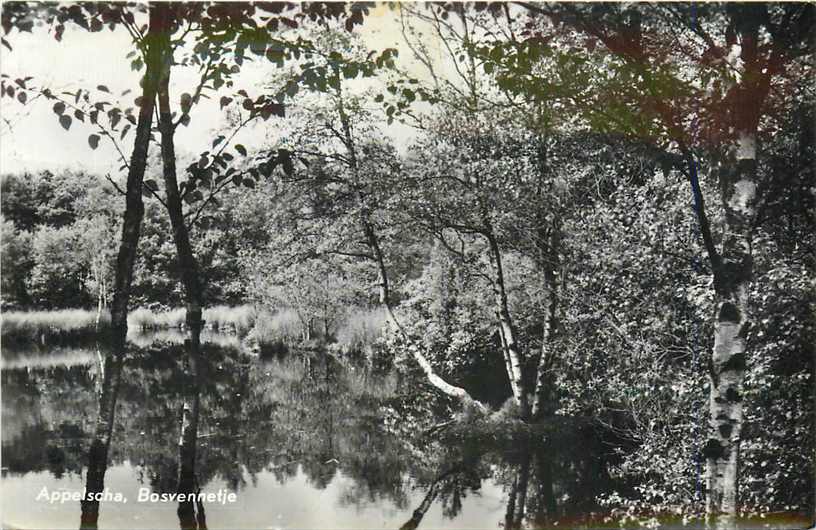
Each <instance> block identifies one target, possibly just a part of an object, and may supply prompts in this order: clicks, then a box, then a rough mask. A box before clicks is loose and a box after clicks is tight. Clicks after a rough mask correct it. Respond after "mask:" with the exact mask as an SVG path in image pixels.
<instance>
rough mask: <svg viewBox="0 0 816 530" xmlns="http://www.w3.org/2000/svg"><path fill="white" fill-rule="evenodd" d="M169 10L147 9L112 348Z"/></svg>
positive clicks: (117, 342) (117, 341)
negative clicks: (146, 30)
mask: <svg viewBox="0 0 816 530" xmlns="http://www.w3.org/2000/svg"><path fill="white" fill-rule="evenodd" d="M169 32H170V14H169V9H168V8H167V6H163V5H161V4H156V5H155V6H151V9H150V28H149V30H148V32H147V35H146V37H145V40H146V42H147V56H146V57H145V75H144V79H143V82H142V96H141V100H142V105H141V107H140V108H139V118H138V121H137V123H136V139H135V140H134V143H133V154H132V155H131V158H130V168H129V169H128V177H127V189H126V198H125V213H124V222H123V223H122V239H121V241H120V243H119V253H118V255H117V258H116V276H115V279H114V285H113V304H112V307H111V330H112V337H113V346H114V352H115V353H116V354H121V353H123V352H124V346H125V337H126V336H127V314H128V304H129V302H130V289H131V285H132V283H133V265H134V263H135V262H136V253H137V251H138V247H139V230H140V229H141V224H142V217H143V216H144V204H143V203H142V182H143V181H144V173H145V168H146V167H147V150H148V147H149V145H150V129H151V126H152V124H153V110H154V109H155V101H156V92H157V90H158V84H159V77H160V75H161V68H162V65H161V61H162V55H163V54H164V51H165V50H166V49H168V48H169V47H170V34H169Z"/></svg>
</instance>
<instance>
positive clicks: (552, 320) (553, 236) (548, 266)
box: [532, 219, 561, 419]
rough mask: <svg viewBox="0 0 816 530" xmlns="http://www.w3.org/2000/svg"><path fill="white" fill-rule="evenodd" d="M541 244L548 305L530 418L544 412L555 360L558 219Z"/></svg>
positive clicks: (559, 235) (559, 232)
mask: <svg viewBox="0 0 816 530" xmlns="http://www.w3.org/2000/svg"><path fill="white" fill-rule="evenodd" d="M542 235H543V234H542ZM540 244H542V245H543V246H544V247H545V248H544V249H542V250H543V253H544V256H542V259H541V263H540V264H539V266H540V267H541V268H542V269H543V270H544V282H545V284H546V288H547V304H546V307H545V312H544V318H543V328H544V329H543V331H542V333H541V354H540V357H539V359H538V368H537V369H536V381H535V390H534V391H533V408H532V417H533V419H540V418H541V416H543V414H544V412H545V410H546V406H547V401H548V399H547V398H548V395H547V394H548V392H549V388H550V385H551V384H552V378H551V375H550V370H551V369H552V365H553V363H554V362H555V359H556V353H555V345H554V344H553V342H554V339H555V336H556V333H557V331H558V304H559V300H558V289H559V285H558V269H559V268H560V260H559V258H558V252H559V250H560V247H561V226H560V221H559V220H558V219H555V220H553V222H552V226H551V227H550V233H549V234H548V237H546V243H544V242H541V243H540Z"/></svg>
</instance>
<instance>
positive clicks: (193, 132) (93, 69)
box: [0, 4, 424, 179]
mask: <svg viewBox="0 0 816 530" xmlns="http://www.w3.org/2000/svg"><path fill="white" fill-rule="evenodd" d="M355 32H357V33H359V34H360V35H361V37H362V39H363V41H364V43H365V44H366V46H367V47H368V48H369V49H370V50H380V51H381V50H383V49H385V48H388V47H394V48H397V49H398V50H399V51H400V56H399V59H398V63H397V64H398V66H399V67H401V68H403V69H406V70H407V71H408V72H409V73H410V74H411V75H414V76H417V77H420V78H421V77H423V76H424V73H423V71H422V69H421V66H420V65H419V64H418V63H417V62H416V61H413V60H412V59H411V53H410V50H409V49H408V48H407V46H405V45H404V43H403V40H402V35H401V31H400V22H399V15H398V14H397V13H396V12H393V11H391V10H389V9H388V8H387V7H386V6H385V5H382V4H381V5H379V6H377V7H376V8H375V9H373V10H372V12H371V14H370V15H369V16H368V17H367V18H366V19H365V22H364V24H363V26H362V27H358V28H357V29H355ZM8 40H9V41H10V42H11V44H12V47H13V50H12V51H9V50H8V49H6V48H5V47H0V50H2V51H0V70H2V72H3V73H4V74H7V75H9V76H10V77H11V79H15V78H17V77H25V76H32V77H33V80H32V81H31V83H32V84H34V83H36V84H37V85H38V86H41V87H48V88H50V89H51V90H52V92H55V93H56V92H61V91H64V90H67V91H71V90H74V89H76V88H90V89H94V88H95V87H97V86H98V85H105V86H107V87H109V88H110V89H111V91H112V92H113V93H114V94H120V93H121V92H122V91H124V90H126V89H131V90H133V93H131V94H129V95H128V96H126V97H125V98H122V101H123V103H125V102H126V103H127V105H126V106H131V105H132V102H133V98H134V97H135V96H136V95H138V92H139V91H138V82H139V75H140V74H139V73H137V72H133V71H131V69H130V66H129V60H126V59H125V56H126V55H127V53H128V52H130V51H131V50H132V49H133V48H132V44H131V41H130V37H129V35H128V34H127V32H126V31H124V29H121V28H119V29H117V30H115V31H113V32H111V31H108V30H107V29H106V30H103V31H101V32H98V33H87V32H85V31H82V30H79V29H75V30H71V29H67V30H66V32H65V34H64V36H63V39H62V42H57V41H56V40H55V39H54V38H53V36H52V34H48V33H47V32H46V28H45V27H35V29H34V32H33V33H30V34H29V33H23V34H21V33H19V32H16V31H15V32H14V33H13V34H11V35H10V36H9V39H8ZM273 71H274V67H273V66H272V65H271V63H269V62H267V61H263V62H255V63H245V65H244V68H243V69H242V71H241V73H240V74H239V75H240V77H238V78H237V81H236V86H240V85H243V86H247V87H257V86H258V85H260V84H262V82H263V80H264V78H265V76H267V75H269V74H270V72H273ZM197 79H198V75H197V72H196V71H195V70H194V69H192V68H176V69H174V72H173V78H172V84H171V93H172V94H175V95H176V97H177V96H178V95H179V94H181V93H183V92H193V89H194V87H195V85H196V82H197ZM357 86H358V88H359V87H361V86H362V85H360V84H359V83H358V84H357ZM250 92H252V91H250ZM171 97H172V96H171ZM53 104H54V102H53V101H48V100H46V99H45V98H42V97H40V98H37V99H29V101H28V102H27V104H26V105H21V104H20V103H19V102H17V101H14V102H12V101H11V99H10V98H7V97H4V98H2V99H0V105H1V106H0V116H1V117H2V120H0V121H2V123H1V124H0V173H10V172H11V173H17V172H23V171H38V170H43V169H49V170H52V171H53V170H63V169H77V170H78V169H82V170H86V171H90V172H93V173H99V174H105V173H108V174H110V175H111V177H112V178H115V179H121V178H123V176H124V173H123V172H122V171H121V170H120V169H119V168H120V166H121V165H122V163H121V160H120V158H119V157H118V155H117V152H116V150H115V148H114V147H113V145H112V144H111V143H110V142H108V141H106V140H105V139H103V140H102V141H101V142H100V144H99V148H98V149H96V150H91V149H90V148H89V147H88V135H90V134H92V133H94V132H95V127H94V126H93V125H91V124H90V123H87V122H86V123H84V124H83V123H79V122H78V121H76V120H74V123H73V124H72V126H71V128H70V130H69V131H65V130H64V129H63V128H62V127H60V126H59V124H58V122H57V115H56V114H55V113H54V112H53V110H52V106H53ZM191 118H192V121H191V124H190V126H189V127H179V129H178V132H177V135H176V143H177V151H178V152H179V154H180V156H183V155H184V154H185V153H186V154H187V156H193V155H194V154H195V153H200V152H202V151H204V150H206V149H207V148H208V147H209V146H210V145H211V144H210V142H211V140H212V138H214V137H215V136H216V135H217V134H219V133H220V132H223V131H224V128H223V114H222V112H221V111H220V109H219V107H218V104H217V98H216V100H214V101H205V102H204V103H202V104H201V105H198V106H196V107H195V108H194V109H193V111H192V113H191ZM270 127H274V125H271V124H270V123H269V122H265V123H263V124H262V125H261V126H259V127H255V128H254V129H245V130H243V131H242V132H241V133H240V134H239V136H237V137H236V139H235V141H236V142H239V143H243V144H245V145H247V146H248V147H250V149H251V146H252V145H257V144H258V143H259V141H260V140H262V139H263V138H270V137H274V131H271V130H270ZM216 131H217V132H216ZM270 132H271V133H272V134H270ZM386 133H387V134H388V135H389V136H391V137H392V138H394V139H395V143H396V144H397V146H398V148H400V149H404V147H405V145H406V144H407V143H408V142H409V141H410V138H411V137H412V135H413V134H414V131H413V129H411V128H410V127H408V126H406V125H402V124H398V123H397V124H394V125H392V126H389V127H386ZM132 142H133V134H132V133H131V134H130V135H129V136H127V137H126V138H125V140H124V141H123V142H121V148H122V150H123V151H124V153H125V155H126V156H128V157H129V156H130V151H131V150H132Z"/></svg>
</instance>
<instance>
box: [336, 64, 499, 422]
mask: <svg viewBox="0 0 816 530" xmlns="http://www.w3.org/2000/svg"><path fill="white" fill-rule="evenodd" d="M335 75H338V76H339V72H338V70H337V69H336V68H335ZM337 96H338V109H337V110H338V114H339V116H340V123H341V125H342V128H343V136H342V138H340V139H341V140H342V142H343V143H344V144H345V147H346V149H347V151H348V155H349V161H350V162H349V165H350V169H351V170H352V172H353V173H354V174H355V177H356V175H357V171H358V162H357V153H356V149H355V145H354V137H353V135H352V131H351V121H350V120H349V117H348V114H346V110H345V107H344V105H343V94H342V91H341V88H340V85H338V88H337ZM352 185H353V186H354V187H355V188H356V190H355V191H356V192H357V198H358V200H359V203H360V209H361V211H360V224H361V225H362V228H363V232H364V234H365V238H366V243H367V245H368V247H369V249H370V250H371V252H372V254H373V257H374V263H375V265H376V267H377V276H378V280H379V302H380V305H381V306H382V307H383V308H385V311H386V314H387V316H388V320H389V322H391V325H393V326H394V328H395V329H396V330H397V331H398V332H399V334H400V335H401V336H402V338H403V340H404V341H405V342H406V343H407V344H408V349H409V350H410V351H411V355H412V356H413V357H414V360H416V362H417V364H418V365H419V366H420V368H422V371H423V372H425V377H427V379H428V382H429V383H431V385H433V386H434V387H435V388H436V389H438V390H440V391H441V392H442V393H444V394H447V395H448V396H451V397H453V398H456V399H457V400H459V401H461V402H462V403H463V404H466V405H471V406H474V407H476V408H478V409H479V410H482V411H486V410H488V407H487V406H486V405H484V404H483V403H481V402H479V401H477V400H475V399H473V397H472V396H471V395H470V394H469V393H468V392H467V390H465V389H464V388H461V387H458V386H455V385H452V384H450V383H448V382H447V381H445V380H444V379H443V378H442V377H440V376H439V374H437V373H436V371H435V370H434V369H433V366H432V365H431V363H430V361H428V359H427V357H425V355H424V354H423V353H422V350H423V349H424V348H423V347H422V345H420V344H417V343H416V342H415V341H414V340H412V339H411V338H410V337H409V336H408V334H407V333H406V332H405V328H403V327H402V325H401V324H400V322H399V320H398V319H397V317H396V315H395V314H394V310H393V307H392V306H391V295H390V291H389V286H388V270H387V268H386V266H385V256H384V255H383V252H382V247H381V246H380V240H379V237H378V235H377V232H376V230H375V228H374V224H373V223H372V221H371V212H370V210H369V208H368V207H367V206H366V201H365V197H364V196H363V191H362V189H361V184H360V182H359V179H357V178H355V180H354V182H352Z"/></svg>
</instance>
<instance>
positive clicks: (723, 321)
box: [705, 129, 757, 528]
mask: <svg viewBox="0 0 816 530" xmlns="http://www.w3.org/2000/svg"><path fill="white" fill-rule="evenodd" d="M755 131H756V129H754V130H753V131H750V132H746V131H743V132H742V133H741V134H740V136H739V140H738V143H737V145H736V146H735V149H732V152H731V153H729V155H728V157H727V160H726V162H725V163H724V164H723V165H722V166H721V168H720V175H719V176H720V191H721V194H722V198H723V207H724V209H725V231H726V233H725V235H724V237H723V242H722V251H721V255H720V256H719V257H718V259H716V261H715V262H714V264H713V265H714V287H715V290H716V311H717V313H716V316H715V322H714V351H713V354H712V359H711V369H710V383H711V384H710V394H709V411H710V412H709V426H710V433H709V438H708V440H707V442H706V446H705V453H706V464H707V470H706V474H707V476H706V481H707V484H706V486H707V493H708V496H707V505H706V513H707V514H708V515H709V517H710V518H712V519H713V520H714V521H715V522H716V525H717V527H720V528H732V527H734V526H735V525H736V517H737V515H738V497H739V472H740V471H739V453H740V441H741V435H742V426H743V405H742V394H743V382H744V379H745V371H746V352H745V342H746V336H747V334H748V328H749V326H750V316H749V307H748V289H749V287H750V284H751V280H752V277H753V270H752V265H753V264H752V255H751V234H750V227H751V223H752V221H753V217H754V203H755V193H756V178H757V175H756V172H757V164H756V132H755Z"/></svg>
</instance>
